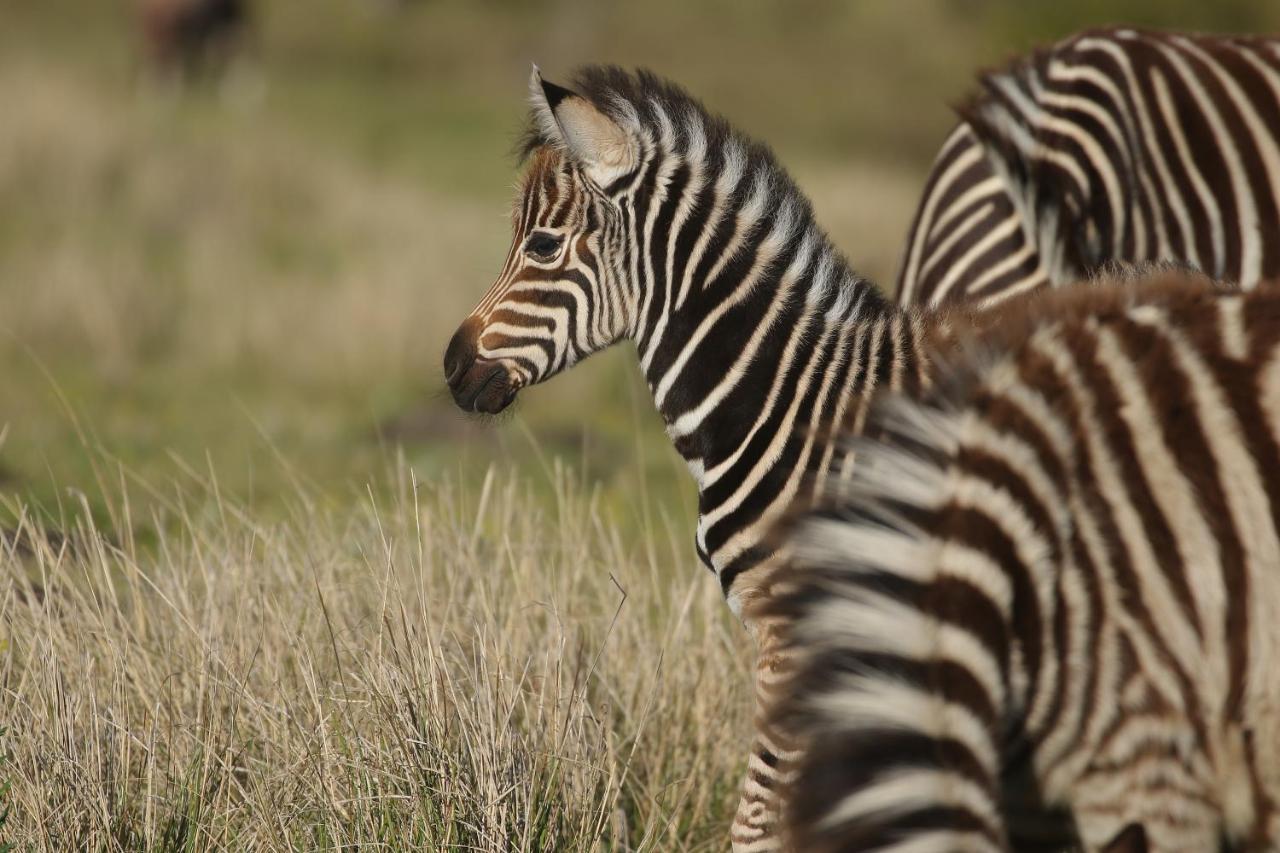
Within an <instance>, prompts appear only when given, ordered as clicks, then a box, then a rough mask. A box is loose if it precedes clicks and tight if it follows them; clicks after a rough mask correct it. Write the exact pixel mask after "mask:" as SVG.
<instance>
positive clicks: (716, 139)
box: [444, 67, 920, 850]
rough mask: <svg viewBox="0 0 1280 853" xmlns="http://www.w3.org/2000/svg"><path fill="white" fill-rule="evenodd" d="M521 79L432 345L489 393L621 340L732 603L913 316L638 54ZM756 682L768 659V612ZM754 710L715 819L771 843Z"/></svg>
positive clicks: (471, 394) (465, 397)
mask: <svg viewBox="0 0 1280 853" xmlns="http://www.w3.org/2000/svg"><path fill="white" fill-rule="evenodd" d="M575 89H576V91H570V90H568V89H565V88H562V87H559V86H556V85H553V84H551V83H545V82H543V81H542V80H541V78H540V76H539V75H538V73H537V71H536V69H535V72H534V74H533V79H532V98H533V131H532V132H531V135H530V138H529V143H528V146H527V166H526V170H525V175H524V180H523V184H522V188H521V193H520V199H519V201H518V203H517V206H516V210H515V218H514V222H513V227H514V232H515V234H514V240H513V242H512V245H511V249H510V253H509V254H508V256H507V260H506V263H505V265H504V267H503V270H502V272H501V273H500V274H499V276H498V279H497V281H496V282H495V283H494V284H493V286H492V288H491V289H490V290H489V292H488V293H487V294H486V295H485V296H484V298H483V299H481V301H480V304H479V306H478V307H477V308H476V309H475V310H474V311H473V312H472V314H471V315H470V316H469V317H468V318H467V319H466V320H465V321H464V322H463V323H462V325H461V327H460V328H459V329H458V331H457V333H456V334H455V335H454V338H453V340H452V341H451V342H450V344H449V347H448V350H447V352H446V353H445V359H444V369H445V374H446V377H447V379H448V382H449V385H450V388H451V390H452V392H453V395H454V399H455V400H456V402H457V403H458V405H459V406H461V407H462V408H464V409H468V410H472V411H481V412H497V411H500V410H501V409H503V408H504V407H505V406H507V405H508V404H509V403H510V402H511V400H512V399H513V398H514V397H515V396H516V394H517V393H518V392H519V391H520V390H521V389H523V388H524V387H526V386H528V385H532V384H534V383H536V382H541V381H543V380H545V379H548V378H549V377H551V376H553V375H555V374H556V373H559V372H560V371H562V370H564V369H566V368H568V367H570V366H572V365H573V364H574V363H576V362H578V361H579V360H581V359H583V358H585V357H586V356H588V355H590V354H591V353H593V352H596V351H598V350H601V349H604V348H605V347H607V346H609V345H611V344H613V343H615V342H618V341H620V340H623V339H627V340H630V341H632V342H633V343H634V344H635V347H636V350H637V353H638V356H639V360H640V366H641V368H642V370H643V371H644V375H645V378H646V380H647V382H648V385H649V388H650V389H651V391H652V393H653V397H654V403H655V405H656V406H657V409H658V411H659V412H660V413H661V415H662V418H663V420H664V422H665V423H666V427H667V433H668V434H669V435H670V437H671V439H672V441H673V442H674V444H675V447H676V449H677V450H678V451H679V453H680V454H681V456H683V457H684V459H685V460H686V462H687V463H688V466H689V470H690V471H691V472H692V474H693V476H694V478H695V480H696V481H697V484H698V492H699V520H698V531H697V550H698V553H699V555H700V556H701V558H702V560H703V561H704V562H706V563H707V565H708V566H710V567H711V568H712V569H713V570H714V571H715V572H716V573H717V575H718V577H719V579H720V583H721V585H722V586H723V588H724V592H725V594H726V595H727V596H728V599H729V602H730V604H731V606H733V607H734V608H735V610H738V611H740V610H741V607H742V605H743V604H744V603H745V602H749V601H750V600H752V599H753V598H757V597H760V596H766V595H767V594H768V590H767V587H766V583H767V576H768V571H767V569H768V564H769V562H770V557H771V556H772V552H771V549H770V548H768V547H766V544H765V541H764V540H765V537H766V536H767V534H768V531H769V530H770V528H771V526H772V524H773V523H774V521H775V520H776V519H777V518H778V517H780V515H781V514H782V513H783V512H785V511H786V510H787V508H788V507H790V506H791V505H792V504H794V503H795V502H796V501H803V500H807V499H808V498H809V496H810V495H812V494H813V493H814V491H813V490H814V489H815V488H820V487H821V485H822V483H823V482H824V481H826V480H827V479H829V478H833V477H840V476H843V475H845V474H847V473H848V471H849V469H850V467H851V466H850V463H851V461H852V460H851V458H850V457H849V456H848V455H847V454H846V453H844V451H843V450H842V448H841V447H840V446H839V445H838V444H837V443H836V442H833V441H831V440H830V439H829V436H831V435H832V434H834V433H836V432H839V431H843V430H844V429H847V428H854V429H856V428H857V426H858V424H859V423H860V418H861V414H862V411H863V407H864V404H865V401H866V400H867V399H869V397H870V395H871V394H872V392H873V391H875V390H876V389H877V388H878V387H881V386H889V387H892V388H896V389H909V388H912V387H914V386H915V385H916V384H917V382H918V380H919V368H920V359H919V356H920V352H919V349H918V345H917V335H916V330H917V327H918V325H919V322H920V321H919V319H918V318H916V317H914V316H913V315H910V314H908V313H906V312H904V311H902V310H900V309H897V308H895V307H893V306H892V305H891V304H890V303H889V302H888V300H886V299H885V298H884V297H883V296H882V295H881V294H880V292H879V291H878V290H877V289H876V288H875V287H874V286H873V285H871V284H870V283H868V282H867V281H865V280H863V279H861V278H860V277H859V276H858V275H857V274H856V273H854V272H853V271H852V270H851V269H850V268H849V266H848V264H847V263H846V261H845V260H844V258H843V257H841V255H840V254H839V252H837V251H836V249H835V248H834V247H833V246H832V245H831V242H830V241H829V240H828V239H827V237H826V235H825V234H824V233H823V231H822V230H821V229H820V228H819V227H818V225H817V224H816V223H815V222H814V220H813V214H812V211H811V208H810V205H809V203H808V201H807V200H806V199H805V198H804V196H803V195H802V194H801V193H800V191H799V190H798V189H797V188H796V186H795V185H794V184H793V183H792V181H791V180H790V178H789V177H788V176H787V175H786V173H785V172H784V171H783V170H782V169H781V168H780V167H779V166H778V165H777V163H776V162H775V160H774V159H773V156H772V155H771V154H770V152H769V151H768V150H767V149H766V148H765V147H764V146H762V145H760V144H758V143H755V142H752V141H750V140H749V139H747V138H746V137H744V136H743V135H741V134H739V133H737V132H735V131H733V130H732V129H730V128H729V126H728V125H727V124H726V123H725V122H724V121H723V120H722V119H720V118H718V117H715V116H713V115H711V114H709V113H708V112H707V111H706V110H705V109H704V108H703V107H702V106H701V105H700V104H698V103H697V102H696V101H695V100H694V99H692V98H691V97H690V96H689V95H687V94H686V93H684V92H683V91H681V90H680V89H678V88H676V87H675V86H673V85H671V84H670V83H667V82H664V81H662V80H660V79H658V78H657V77H655V76H653V75H652V74H648V73H645V72H640V73H638V74H629V73H626V72H624V71H621V70H619V69H616V68H600V67H592V68H587V69H584V70H582V71H581V72H580V73H579V74H578V75H577V79H576V83H575ZM749 627H751V628H752V630H753V633H754V634H755V635H756V639H757V643H758V644H759V646H760V648H761V653H760V658H759V661H760V662H759V665H758V668H757V676H758V677H757V688H758V692H760V693H762V694H767V692H768V690H769V689H770V685H771V684H772V683H773V679H774V673H775V671H776V670H778V669H779V667H780V662H779V661H778V659H777V658H776V656H775V655H774V654H773V653H772V651H771V649H772V636H773V634H772V631H771V629H770V626H768V625H763V624H760V623H749ZM781 747H782V745H781V744H780V743H779V742H778V737H777V735H776V734H775V733H773V732H771V731H770V730H769V729H768V728H767V727H764V726H762V728H761V730H760V738H759V741H758V743H757V744H756V748H755V749H754V750H753V752H752V755H751V757H750V760H749V766H748V775H747V780H746V782H745V785H744V796H743V800H742V805H741V808H740V810H739V813H738V818H737V820H736V822H735V825H734V829H733V837H734V843H735V846H736V847H737V848H738V849H739V850H767V849H772V847H773V844H774V842H773V840H772V831H771V828H770V827H771V824H772V815H773V813H774V812H773V806H772V800H773V796H774V795H773V793H772V790H773V788H774V786H775V782H776V777H777V775H778V774H777V771H776V764H777V761H776V758H775V756H777V755H778V754H779V753H780V752H781V751H782V748H781Z"/></svg>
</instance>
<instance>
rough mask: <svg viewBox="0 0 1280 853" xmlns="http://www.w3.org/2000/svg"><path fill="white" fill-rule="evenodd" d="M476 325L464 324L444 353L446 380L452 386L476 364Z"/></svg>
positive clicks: (455, 333) (467, 322)
mask: <svg viewBox="0 0 1280 853" xmlns="http://www.w3.org/2000/svg"><path fill="white" fill-rule="evenodd" d="M474 325H475V324H473V323H472V322H471V321H470V320H468V321H466V322H465V323H463V324H462V325H461V326H460V327H459V328H458V331H456V332H454V334H453V338H451V339H450V341H449V346H448V347H447V348H446V349H445V351H444V379H445V381H446V382H448V383H449V384H450V385H454V384H456V383H457V382H458V380H460V379H461V378H462V377H463V376H465V375H466V373H467V370H468V369H469V368H470V367H471V365H472V364H474V363H475V360H476V354H477V351H476V345H475V338H476V336H475V331H474Z"/></svg>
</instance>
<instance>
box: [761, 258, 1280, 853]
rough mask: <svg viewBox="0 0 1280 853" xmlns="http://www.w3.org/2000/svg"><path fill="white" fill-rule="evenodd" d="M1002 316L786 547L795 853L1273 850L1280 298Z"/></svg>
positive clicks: (1279, 741)
mask: <svg viewBox="0 0 1280 853" xmlns="http://www.w3.org/2000/svg"><path fill="white" fill-rule="evenodd" d="M992 313H994V314H996V315H1005V316H998V322H997V323H996V324H995V325H994V326H993V327H992V328H993V329H994V331H989V332H976V333H974V334H973V335H972V340H971V341H970V342H969V343H966V344H964V345H960V346H959V347H958V349H957V350H956V351H955V352H954V353H953V362H954V365H955V366H954V367H948V369H947V370H946V371H939V374H938V376H937V381H936V384H935V386H934V390H933V391H931V392H930V393H929V394H928V395H925V396H924V397H923V398H921V399H918V400H916V401H914V402H913V401H910V400H907V399H904V398H901V397H897V398H888V399H882V400H878V401H877V402H876V403H875V404H874V406H873V410H872V414H871V415H870V424H871V428H872V429H873V430H874V431H875V432H876V434H877V436H878V439H877V441H876V442H874V443H865V442H864V443H862V444H858V445H856V449H857V452H858V454H859V455H858V468H857V471H856V472H855V474H854V478H853V481H852V482H851V484H850V485H849V487H848V488H847V489H843V490H838V491H836V492H835V493H834V494H833V495H832V496H831V498H830V500H829V501H828V502H827V503H826V504H825V505H824V507H823V509H821V510H820V511H818V512H815V513H813V514H812V515H810V516H808V517H806V518H803V519H801V520H799V521H798V522H796V524H795V526H794V527H793V528H791V532H790V533H789V534H788V538H787V539H786V542H785V544H786V545H787V547H788V548H789V549H790V551H791V553H792V555H793V556H792V558H791V565H790V568H789V569H788V570H785V571H784V573H783V577H782V578H781V579H780V580H779V584H780V586H779V589H785V590H786V591H785V593H783V594H782V595H780V597H779V600H778V601H777V602H775V603H773V604H771V605H770V606H769V607H768V608H767V610H768V613H769V615H771V616H774V617H779V618H783V619H785V620H786V621H787V622H788V624H790V625H791V626H792V627H791V628H790V629H789V637H790V640H791V641H792V642H793V644H794V647H793V648H794V654H795V655H796V656H797V658H798V661H799V662H798V669H797V671H796V673H795V675H794V676H793V677H792V678H791V679H790V681H789V683H788V684H787V685H786V689H785V690H784V691H782V695H783V697H784V698H783V699H782V700H780V702H779V704H778V706H777V707H776V708H775V717H774V719H775V722H776V723H778V724H780V725H782V726H783V727H784V728H786V729H788V730H789V731H793V732H795V733H797V734H799V735H801V736H802V737H804V738H806V741H805V743H806V745H805V748H804V752H803V755H802V756H801V757H800V759H799V760H798V762H797V765H796V768H795V776H794V780H793V782H792V783H791V785H790V787H789V788H788V790H787V792H786V799H787V807H786V813H787V819H788V826H789V827H790V833H791V835H790V839H791V842H792V844H793V847H794V849H797V850H806V851H837V850H838V851H854V850H880V849H884V850H889V849H894V850H898V849H904V850H905V849H910V850H913V851H955V850H974V851H977V850H991V851H1004V850H1009V849H1020V848H1019V847H1016V846H1015V841H1016V840H1017V839H1016V838H1015V836H1014V834H1013V832H1012V825H1013V823H1012V822H1013V821H1014V820H1016V819H1018V818H1019V817H1021V818H1027V817H1028V816H1031V817H1033V818H1034V816H1035V815H1036V814H1042V815H1048V814H1050V813H1051V811H1052V810H1054V809H1060V810H1065V811H1066V813H1067V814H1068V815H1069V816H1070V817H1071V818H1072V819H1073V820H1074V826H1075V829H1074V831H1075V832H1076V833H1078V841H1079V843H1080V844H1081V845H1082V846H1083V848H1084V849H1086V850H1121V849H1145V850H1150V851H1187V852H1188V853H1190V851H1205V850H1216V849H1218V844H1219V841H1220V839H1228V840H1229V841H1231V842H1234V843H1236V844H1239V845H1240V846H1241V847H1242V848H1243V849H1250V850H1253V849H1258V850H1261V849H1276V846H1277V845H1280V815H1278V814H1277V811H1276V807H1277V803H1280V674H1277V673H1276V671H1275V668H1274V665H1273V662H1274V661H1275V660H1276V656H1277V655H1280V632H1278V631H1277V629H1276V628H1275V624H1274V618H1275V617H1274V614H1275V613H1276V612H1277V611H1276V608H1277V607H1278V606H1280V535H1278V533H1277V530H1278V528H1280V483H1277V482H1276V477H1275V472H1276V471H1280V444H1277V436H1280V293H1277V292H1275V291H1274V290H1271V289H1268V288H1262V289H1258V290H1255V291H1253V292H1250V293H1242V292H1239V291H1234V290H1229V289H1215V288H1213V287H1209V286H1206V285H1205V284H1203V283H1202V282H1197V281H1196V280H1194V279H1187V278H1186V277H1183V276H1179V275H1174V274H1167V273H1162V274H1159V275H1157V276H1155V278H1154V279H1150V278H1149V279H1148V280H1146V281H1142V282H1139V283H1137V284H1134V283H1122V284H1113V285H1108V286H1100V287H1098V288H1094V289H1090V288H1079V289H1074V290H1073V292H1070V293H1068V292H1067V291H1061V292H1053V293H1050V294H1046V296H1045V298H1043V299H1038V300H1036V299H1033V300H1027V301H1024V302H1021V303H1016V302H1015V303H1010V304H1009V306H1008V307H1007V309H1002V310H998V311H995V312H992ZM962 338H963V336H962ZM1027 780H1030V782H1028V781H1027ZM1033 823H1034V820H1033ZM1130 845H1132V846H1130Z"/></svg>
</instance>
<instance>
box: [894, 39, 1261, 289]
mask: <svg viewBox="0 0 1280 853" xmlns="http://www.w3.org/2000/svg"><path fill="white" fill-rule="evenodd" d="M960 114H961V118H962V121H961V123H960V124H959V125H958V126H957V127H956V129H955V130H954V131H953V132H952V134H951V135H950V136H949V137H948V139H947V141H946V143H945V144H944V145H943V147H942V150H941V151H940V152H939V154H938V158H937V160H936V162H935V163H934V165H933V168H932V171H931V173H930V176H929V179H928V182H927V184H926V187H925V192H924V196H923V198H922V199H921V201H920V205H919V207H918V209H917V211H916V216H915V221H914V223H913V224H912V227H911V232H910V236H909V238H908V240H907V245H906V249H905V253H904V256H903V260H902V264H901V268H900V270H899V274H898V294H897V298H898V301H899V303H900V304H903V305H913V304H914V305H939V304H942V303H944V302H947V301H949V300H956V299H975V300H980V304H986V305H989V304H992V303H995V302H998V301H999V300H1001V299H1004V298H1007V297H1008V296H1011V295H1013V294H1016V293H1020V292H1024V291H1027V290H1030V289H1033V288H1035V287H1038V286H1043V285H1046V284H1049V285H1061V284H1064V283H1069V282H1073V281H1077V280H1079V279H1080V278H1081V277H1082V276H1084V275H1087V274H1089V273H1091V272H1093V271H1094V270H1096V269H1098V268H1099V267H1100V266H1102V265H1103V264H1105V263H1106V262H1107V261H1127V262H1138V261H1147V260H1169V261H1177V262H1180V263H1185V264H1188V265H1190V266H1193V267H1195V268H1197V269H1200V270H1203V271H1204V272H1206V273H1208V274H1210V275H1212V276H1214V277H1215V278H1220V279H1225V280H1230V281H1236V282H1239V283H1240V284H1242V285H1243V286H1244V287H1245V288H1250V287H1252V286H1253V285H1254V284H1255V283H1257V282H1258V281H1259V280H1261V279H1263V278H1269V277H1274V276H1277V275H1280V212H1278V208H1280V40H1277V39H1269V38H1245V37H1226V36H1200V35H1182V34H1176V33H1157V32H1143V31H1137V30H1129V29H1118V30H1099V31H1091V32H1086V33H1083V34H1080V35H1076V36H1073V37H1071V38H1069V39H1067V40H1065V41H1062V42H1060V43H1058V44H1056V45H1054V46H1052V47H1050V48H1048V49H1046V50H1042V51H1039V52H1036V53H1034V54H1032V55H1030V56H1028V57H1025V58H1022V59H1019V60H1017V61H1015V62H1014V63H1013V64H1012V65H1010V66H1009V67H1008V68H1006V69H1003V70H1000V71H996V72H991V73H987V74H984V75H983V76H982V78H981V93H980V94H979V95H977V96H976V97H974V98H973V99H972V100H970V101H969V102H968V103H967V104H965V105H964V106H963V107H962V108H961V109H960Z"/></svg>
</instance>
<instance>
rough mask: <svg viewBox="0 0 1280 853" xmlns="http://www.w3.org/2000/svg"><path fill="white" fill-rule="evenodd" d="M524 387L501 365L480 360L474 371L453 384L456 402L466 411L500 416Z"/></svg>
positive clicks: (455, 378)
mask: <svg viewBox="0 0 1280 853" xmlns="http://www.w3.org/2000/svg"><path fill="white" fill-rule="evenodd" d="M518 390H520V384H519V382H517V381H516V378H515V376H514V375H513V374H512V373H511V372H510V371H509V370H507V368H506V367H504V366H503V365H501V364H496V363H494V362H491V361H490V362H485V361H476V362H475V363H474V364H472V366H471V368H470V369H469V370H467V371H466V372H465V373H463V374H462V375H460V376H457V377H454V378H453V379H452V380H451V381H450V382H449V391H450V392H451V393H452V394H453V401H454V402H455V403H457V404H458V408H460V409H462V410H463V411H464V412H477V413H480V414H486V415H496V414H498V413H499V412H501V411H502V410H503V409H505V408H507V406H510V405H511V403H512V402H513V401H514V400H515V398H516V392H517V391H518Z"/></svg>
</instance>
